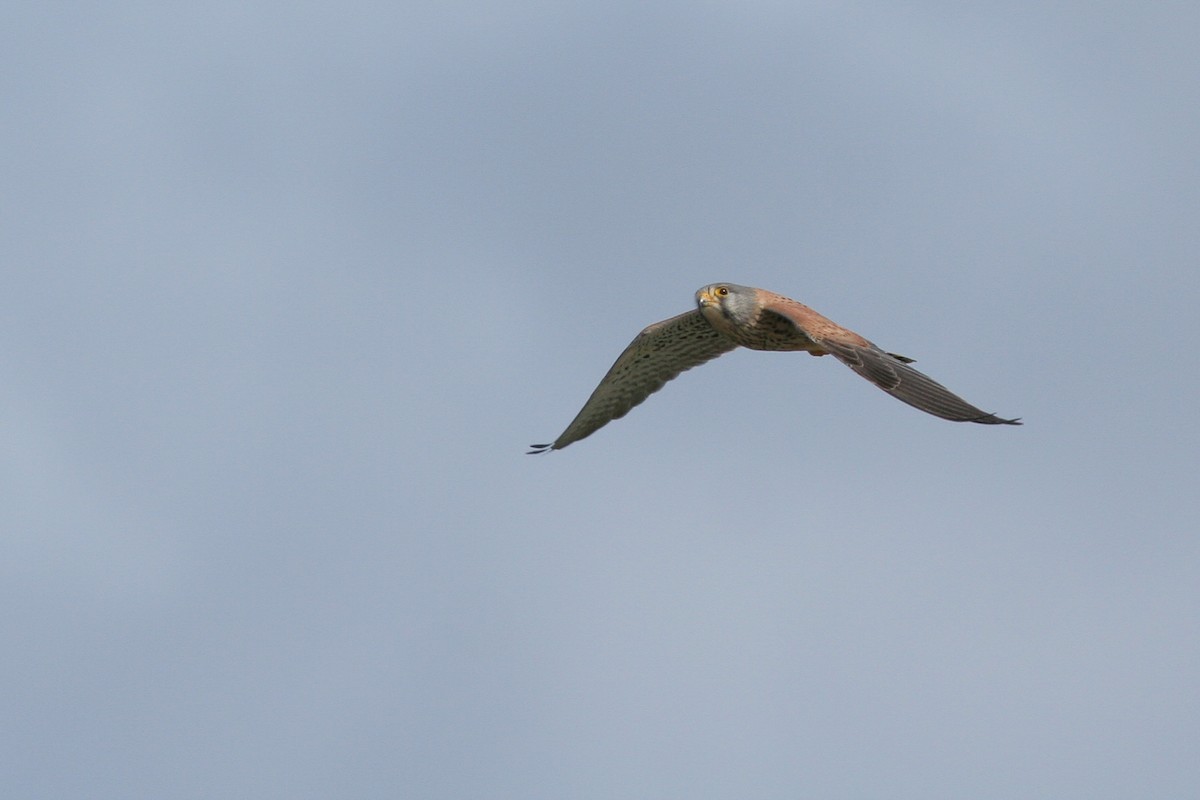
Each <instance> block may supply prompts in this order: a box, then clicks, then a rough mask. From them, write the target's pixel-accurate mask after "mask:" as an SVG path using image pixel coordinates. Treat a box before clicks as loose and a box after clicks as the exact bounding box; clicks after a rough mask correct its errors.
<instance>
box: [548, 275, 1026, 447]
mask: <svg viewBox="0 0 1200 800" xmlns="http://www.w3.org/2000/svg"><path fill="white" fill-rule="evenodd" d="M739 346H740V347H748V348H750V349H751V350H803V351H805V352H807V353H808V354H809V355H812V356H826V355H831V356H833V357H834V358H836V359H837V360H838V361H841V362H842V363H843V364H845V365H846V366H847V367H849V368H850V369H852V370H854V371H855V372H857V373H858V374H859V375H861V376H862V377H864V378H866V379H867V380H869V381H870V382H871V383H873V384H875V385H876V386H878V387H879V388H880V389H883V390H884V391H885V392H887V393H888V394H890V395H891V396H892V397H895V398H896V399H897V400H902V401H904V402H905V403H908V404H909V405H910V406H913V407H914V408H919V409H921V410H922V411H924V412H926V413H929V414H933V415H934V416H935V417H941V418H942V419H948V420H951V421H953V422H978V423H980V424H982V425H1020V424H1021V421H1020V419H1003V418H1001V417H997V416H996V415H995V414H990V413H988V412H986V411H983V410H981V409H978V408H976V407H975V406H973V405H971V404H970V403H968V402H967V401H966V400H963V399H962V398H961V397H959V396H958V395H956V394H954V392H951V391H950V390H949V389H947V388H946V387H945V386H942V385H941V384H940V383H938V382H936V381H934V380H933V379H932V378H929V377H928V376H926V375H924V374H923V373H921V372H918V371H917V370H915V369H913V368H912V367H910V366H909V364H911V363H913V359H911V358H907V357H905V356H901V355H896V354H895V353H888V352H886V351H884V350H881V349H879V348H878V347H876V346H875V344H873V343H872V342H870V341H868V340H867V339H865V338H863V337H862V336H859V335H858V334H857V333H855V332H854V331H852V330H850V329H849V328H843V327H842V326H841V325H838V324H837V323H836V322H834V321H832V320H830V319H827V318H826V317H823V316H821V315H820V314H818V313H817V312H816V311H813V310H812V309H811V308H809V307H808V306H806V305H804V304H803V303H798V302H796V301H795V300H792V299H790V298H787V297H784V296H783V295H779V294H775V293H774V292H768V291H766V290H765V289H755V288H753V287H750V286H738V285H737V284H733V283H714V284H710V285H709V286H705V287H704V288H703V289H701V290H700V291H698V292H696V309H695V310H694V311H688V312H687V313H685V314H680V315H679V316H677V317H671V318H670V319H665V320H663V321H662V322H656V323H654V324H653V325H651V326H650V327H648V328H646V329H645V330H643V331H642V332H641V333H639V334H638V335H637V337H636V338H634V340H633V341H632V342H630V343H629V346H628V347H626V348H625V352H623V353H621V356H620V357H619V358H618V359H617V360H616V362H615V363H614V364H613V365H612V367H611V368H610V369H609V370H608V374H606V375H605V376H604V379H603V380H601V381H600V385H599V386H597V387H596V389H595V391H593V392H592V396H591V397H589V398H588V401H587V402H586V403H584V405H583V409H582V410H581V411H580V412H579V414H578V415H577V416H576V417H575V419H574V420H573V421H572V422H571V424H570V425H568V426H567V429H566V430H565V431H563V432H562V435H561V436H559V437H558V438H557V439H555V440H554V441H553V442H548V443H546V444H535V445H531V447H532V448H533V449H532V450H530V451H529V453H530V454H531V455H532V454H534V453H548V452H550V451H551V450H561V449H563V448H564V447H566V446H567V445H569V444H571V443H572V442H577V441H579V440H580V439H583V438H585V437H587V436H590V435H592V434H593V433H595V432H596V431H597V430H599V429H600V428H602V427H604V426H605V425H607V424H608V423H609V422H611V421H612V420H614V419H620V418H621V417H623V416H625V415H626V414H627V413H629V410H630V409H631V408H633V407H634V406H636V405H638V404H639V403H641V402H642V401H643V400H645V399H646V398H647V397H649V396H650V395H651V394H653V393H654V392H657V391H658V390H659V389H661V388H662V387H663V385H664V384H665V383H666V382H667V381H669V380H671V379H672V378H674V377H675V376H676V375H678V374H679V373H681V372H683V371H684V370H687V369H691V368H692V367H697V366H699V365H701V364H703V363H704V362H706V361H711V360H712V359H714V358H716V357H717V356H719V355H722V354H723V353H728V352H729V351H730V350H733V349H734V348H736V347H739Z"/></svg>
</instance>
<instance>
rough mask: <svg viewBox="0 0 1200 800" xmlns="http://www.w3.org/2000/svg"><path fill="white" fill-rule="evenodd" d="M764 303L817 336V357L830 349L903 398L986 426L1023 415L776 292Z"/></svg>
mask: <svg viewBox="0 0 1200 800" xmlns="http://www.w3.org/2000/svg"><path fill="white" fill-rule="evenodd" d="M762 294H763V296H764V298H765V299H764V301H763V307H764V308H765V309H766V310H767V311H771V312H773V313H775V314H778V315H779V316H781V317H783V318H784V319H787V320H788V321H790V322H791V323H792V324H793V325H794V326H795V327H796V329H797V330H799V331H800V332H801V333H803V334H804V335H805V336H807V337H808V338H810V339H812V341H813V344H814V345H815V347H814V348H811V349H810V352H813V354H814V355H823V353H829V354H831V355H832V356H833V357H834V358H836V359H837V360H838V361H841V362H842V363H843V364H845V365H846V366H847V367H849V368H850V369H852V370H854V371H855V372H857V373H858V374H859V375H861V376H863V377H864V378H866V379H867V380H869V381H870V382H871V383H873V384H875V385H876V386H878V387H879V388H880V389H883V390H884V391H885V392H887V393H888V394H890V395H891V396H892V397H894V398H896V399H897V400H903V401H904V402H905V403H908V404H909V405H910V406H912V407H914V408H919V409H921V410H922V411H924V412H926V413H929V414H933V415H934V416H935V417H941V418H942V419H948V420H952V421H954V422H978V423H981V424H984V425H1020V424H1021V421H1020V420H1019V419H1003V418H1002V417H997V416H996V415H995V414H989V413H988V412H987V411H984V410H983V409H980V408H976V407H975V406H973V405H971V404H970V403H968V402H967V401H966V400H963V399H962V398H961V397H959V396H958V395H956V394H955V393H954V392H952V391H950V390H949V389H947V388H946V387H945V386H942V385H941V384H940V383H938V382H937V381H935V380H934V379H933V378H930V377H929V376H928V375H925V374H924V373H922V372H919V371H918V370H916V369H914V368H913V367H910V366H909V364H910V363H911V362H912V359H911V358H908V357H906V356H898V355H896V354H894V353H887V352H884V351H883V350H881V349H879V348H878V347H876V346H875V344H874V343H872V342H870V341H869V340H867V339H865V338H863V337H862V336H860V335H858V334H857V333H855V332H854V331H852V330H850V329H849V328H843V327H842V326H841V325H838V324H837V323H836V322H834V321H833V320H831V319H829V318H828V317H824V316H822V315H821V314H818V313H817V312H816V311H813V310H812V309H811V308H809V307H808V306H806V305H804V304H803V303H798V302H796V301H795V300H791V299H789V298H786V297H783V296H781V295H775V294H770V293H766V292H764V293H762ZM822 351H823V352H822Z"/></svg>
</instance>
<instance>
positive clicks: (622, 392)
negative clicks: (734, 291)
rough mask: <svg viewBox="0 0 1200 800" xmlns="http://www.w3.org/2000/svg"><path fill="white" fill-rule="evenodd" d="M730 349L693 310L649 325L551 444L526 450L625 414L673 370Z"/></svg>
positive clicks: (567, 440)
mask: <svg viewBox="0 0 1200 800" xmlns="http://www.w3.org/2000/svg"><path fill="white" fill-rule="evenodd" d="M735 347H737V345H736V344H734V343H733V342H731V341H730V340H729V339H727V338H726V337H725V336H723V335H722V334H720V333H718V332H717V331H716V330H715V329H714V328H713V327H712V325H709V324H708V321H707V320H705V319H704V316H703V315H702V314H701V313H700V312H699V310H696V311H689V312H687V313H686V314H680V315H679V316H677V317H672V318H671V319H666V320H663V321H662V322H656V323H654V324H653V325H651V326H650V327H648V328H646V329H645V330H643V331H642V332H641V333H639V334H638V335H637V337H636V338H635V339H634V340H633V341H632V342H630V343H629V346H628V347H626V348H625V352H623V353H621V356H620V358H618V359H617V360H616V362H615V363H614V364H613V365H612V367H611V368H610V369H609V370H608V374H606V375H605V376H604V379H603V380H602V381H600V385H599V386H597V387H596V389H595V391H593V392H592V396H591V397H589V398H588V401H587V402H586V403H584V406H583V409H582V410H581V411H580V412H579V414H578V415H577V416H576V417H575V419H574V421H572V422H571V424H570V425H568V426H567V429H566V430H565V431H563V433H562V435H561V436H559V437H558V438H557V439H555V440H554V441H553V442H552V443H548V444H535V445H531V447H532V448H533V449H532V450H530V451H529V452H530V453H531V454H532V453H547V452H549V451H551V450H561V449H563V448H564V447H566V446H567V445H569V444H571V443H572V442H577V441H579V440H580V439H582V438H584V437H585V436H589V435H591V434H592V433H595V432H596V431H597V430H599V429H600V428H602V427H604V426H605V425H607V424H608V423H609V422H611V421H612V420H614V419H620V418H621V417H623V416H625V415H626V414H628V413H629V410H630V409H631V408H633V407H634V406H636V405H638V404H639V403H641V402H642V401H643V400H645V399H646V398H647V397H649V396H650V395H651V394H653V393H654V392H657V391H658V390H659V389H661V388H662V387H663V385H664V384H665V383H666V382H667V381H669V380H671V379H672V378H674V377H675V376H676V375H678V374H679V373H681V372H683V371H684V370H686V369H691V368H692V367H696V366H699V365H701V364H703V363H704V362H705V361H711V360H712V359H714V358H716V357H717V356H719V355H721V354H723V353H728V352H729V351H730V350H732V349H734V348H735Z"/></svg>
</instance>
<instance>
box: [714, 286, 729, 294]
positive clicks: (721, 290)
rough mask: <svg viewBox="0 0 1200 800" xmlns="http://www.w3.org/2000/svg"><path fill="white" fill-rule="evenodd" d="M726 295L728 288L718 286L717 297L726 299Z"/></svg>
mask: <svg viewBox="0 0 1200 800" xmlns="http://www.w3.org/2000/svg"><path fill="white" fill-rule="evenodd" d="M728 295H729V287H728V286H718V287H717V296H719V297H727V296H728Z"/></svg>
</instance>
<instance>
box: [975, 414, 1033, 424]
mask: <svg viewBox="0 0 1200 800" xmlns="http://www.w3.org/2000/svg"><path fill="white" fill-rule="evenodd" d="M971 422H981V423H983V424H984V425H1024V424H1025V423H1024V422H1021V418H1020V417H1014V418H1013V419H1005V418H1004V417H998V416H996V415H995V414H988V415H986V416H983V417H979V418H978V419H973V420H971Z"/></svg>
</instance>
